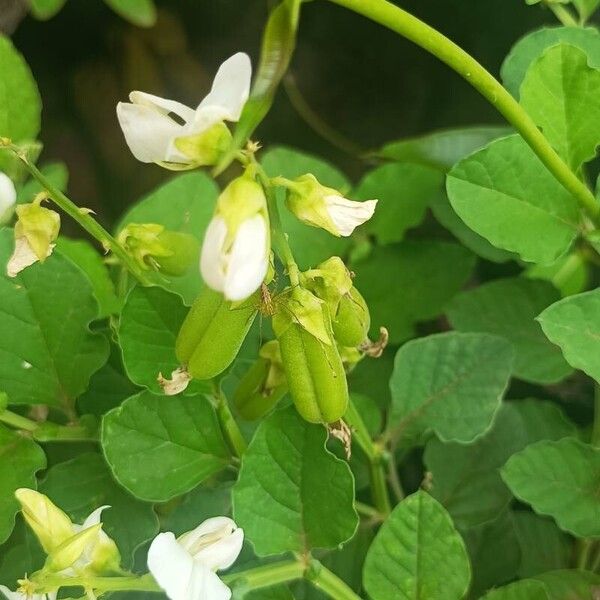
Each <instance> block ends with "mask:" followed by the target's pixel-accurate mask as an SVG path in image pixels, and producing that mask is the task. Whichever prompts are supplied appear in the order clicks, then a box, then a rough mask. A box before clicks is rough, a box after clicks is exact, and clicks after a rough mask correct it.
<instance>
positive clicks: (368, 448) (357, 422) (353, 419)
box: [344, 398, 379, 460]
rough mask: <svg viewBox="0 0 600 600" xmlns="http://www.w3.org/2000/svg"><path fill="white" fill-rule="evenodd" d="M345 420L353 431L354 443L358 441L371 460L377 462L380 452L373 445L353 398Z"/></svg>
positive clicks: (349, 403)
mask: <svg viewBox="0 0 600 600" xmlns="http://www.w3.org/2000/svg"><path fill="white" fill-rule="evenodd" d="M344 420H345V421H346V423H348V425H349V426H350V429H352V441H356V443H357V444H358V445H359V446H360V447H361V449H362V451H363V452H364V453H365V454H366V455H367V458H368V459H369V460H377V459H378V456H379V450H378V448H377V447H376V446H375V444H374V443H373V440H372V439H371V435H370V433H369V430H368V429H367V426H366V425H365V422H364V421H363V419H362V417H361V416H360V413H359V412H358V410H357V409H356V406H355V405H354V402H352V398H350V401H349V402H348V408H347V410H346V414H345V415H344Z"/></svg>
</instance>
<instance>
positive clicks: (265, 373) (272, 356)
mask: <svg viewBox="0 0 600 600" xmlns="http://www.w3.org/2000/svg"><path fill="white" fill-rule="evenodd" d="M286 392H287V382H286V378H285V373H284V371H283V365H282V364H281V353H280V351H279V343H278V342H277V341H276V340H271V341H270V342H267V343H266V344H265V345H264V346H263V347H262V348H261V349H260V350H259V352H258V360H257V361H256V362H255V363H254V364H253V365H252V366H251V367H250V368H249V369H248V370H247V371H246V373H245V374H244V375H243V377H242V378H241V379H240V382H239V384H238V386H237V389H236V390H235V392H234V394H233V401H234V403H235V406H236V408H237V410H238V412H239V413H240V415H241V416H242V417H243V418H244V419H246V420H248V421H254V420H256V419H259V418H260V417H262V416H263V415H265V414H267V413H268V412H269V411H270V410H271V409H272V408H274V407H275V406H276V405H277V403H278V402H279V401H280V400H281V399H282V398H283V397H284V396H285V394H286Z"/></svg>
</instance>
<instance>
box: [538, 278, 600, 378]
mask: <svg viewBox="0 0 600 600" xmlns="http://www.w3.org/2000/svg"><path fill="white" fill-rule="evenodd" d="M538 321H539V322H540V325H541V326H542V329H543V330H544V333H545V334H546V336H547V337H548V339H549V340H550V341H551V342H553V343H555V344H557V345H558V346H560V348H561V350H562V352H563V354H564V356H565V358H566V359H567V362H568V363H569V364H570V365H572V366H574V367H575V368H576V369H581V370H582V371H584V372H585V373H587V374H588V375H589V376H590V377H593V378H594V379H595V380H596V381H600V289H596V290H592V291H591V292H585V293H583V294H578V295H576V296H569V297H568V298H564V299H563V300H560V301H559V302H556V303H555V304H553V305H552V306H549V307H548V308H547V309H546V310H545V311H544V312H543V313H542V314H541V315H540V316H539V317H538Z"/></svg>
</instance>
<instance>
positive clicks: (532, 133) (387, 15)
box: [330, 0, 600, 223]
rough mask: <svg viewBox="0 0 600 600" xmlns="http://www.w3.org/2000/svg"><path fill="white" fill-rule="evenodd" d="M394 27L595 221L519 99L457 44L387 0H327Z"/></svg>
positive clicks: (587, 199)
mask: <svg viewBox="0 0 600 600" xmlns="http://www.w3.org/2000/svg"><path fill="white" fill-rule="evenodd" d="M330 1H331V2H333V3H335V4H339V5H340V6H344V7H345V8H348V9H350V10H353V11H354V12H356V13H358V14H360V15H363V16H364V17H367V18H368V19H371V20H372V21H375V22H376V23H379V24H380V25H383V26H384V27H387V28H388V29H391V30H392V31H395V32H396V33H398V34H400V35H402V36H403V37H405V38H407V39H408V40H410V41H412V42H414V43H415V44H417V45H418V46H420V47H421V48H423V49H425V50H427V51H428V52H430V53H431V54H433V55H434V56H436V57H437V58H439V59H440V60H441V61H442V62H444V63H445V64H446V65H448V66H449V67H450V68H452V69H453V70H454V71H456V72H457V73H458V74H459V75H461V76H462V77H463V78H464V79H466V80H467V81H468V82H469V83H470V84H471V85H472V86H473V87H474V88H475V89H476V90H477V91H479V92H480V93H481V94H482V95H483V96H484V97H485V98H486V99H487V100H489V101H490V102H491V104H492V105H493V106H495V107H496V109H497V110H498V111H499V112H500V113H501V114H502V115H503V116H504V117H505V118H506V120H507V121H508V122H509V123H511V125H513V126H514V128H515V129H516V130H517V131H518V132H519V133H520V134H521V136H522V137H523V139H524V140H525V141H526V142H527V143H528V144H529V146H530V147H531V149H532V150H533V151H534V152H535V153H536V154H537V156H538V157H539V159H540V160H541V161H542V163H544V165H546V167H547V168H548V170H549V171H550V172H551V173H552V174H553V175H554V177H555V178H556V179H557V180H558V181H559V182H560V183H561V184H562V185H563V187H564V188H565V189H567V190H568V191H569V192H570V193H571V194H572V195H573V196H574V197H575V198H576V199H577V201H578V202H579V204H580V205H581V206H582V207H583V208H584V209H585V210H586V211H587V213H588V214H589V216H590V217H591V218H592V219H593V220H594V221H595V222H596V223H598V221H599V216H600V204H599V203H598V202H596V199H595V198H594V195H593V194H592V192H591V191H590V190H589V188H588V187H587V186H586V185H585V184H584V183H583V182H582V181H581V180H580V179H579V178H578V177H577V175H576V174H575V173H573V171H571V169H570V168H569V167H568V166H567V164H566V163H565V162H564V161H563V160H562V159H561V158H560V156H559V155H558V154H557V153H556V152H555V151H554V149H553V148H552V146H551V145H550V144H549V142H548V140H547V139H546V138H545V137H544V135H543V134H542V132H541V131H540V130H539V129H538V127H537V126H536V124H535V123H534V121H533V120H532V119H531V117H530V116H529V115H528V114H527V113H526V112H525V110H524V109H523V108H522V107H521V106H520V105H519V103H518V102H517V101H516V100H515V99H514V98H513V97H512V96H511V95H510V93H509V92H508V91H507V90H506V89H505V88H504V87H502V85H501V84H500V82H499V81H498V80H496V79H495V78H494V76H493V75H492V74H491V73H489V72H488V71H486V69H484V68H483V67H482V66H481V65H480V64H479V63H478V62H477V61H476V60H475V59H474V58H473V57H472V56H470V55H469V54H467V53H466V52H465V51H464V50H463V49H462V48H460V46H457V45H456V44H455V43H454V42H452V41H451V40H449V39H448V38H447V37H445V36H444V35H442V34H441V33H440V32H439V31H437V30H435V29H433V28H432V27H430V26H429V25H427V24H426V23H424V22H423V21H421V20H419V19H417V18H416V17H414V16H413V15H411V14H410V13H408V12H406V11H405V10H402V9H401V8H399V7H398V6H395V5H394V4H392V3H391V2H388V1H387V0H330Z"/></svg>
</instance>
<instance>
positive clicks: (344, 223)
mask: <svg viewBox="0 0 600 600" xmlns="http://www.w3.org/2000/svg"><path fill="white" fill-rule="evenodd" d="M276 180H278V183H280V184H281V185H283V186H285V187H287V188H288V192H289V193H288V196H287V198H286V204H287V206H288V208H289V209H290V211H292V212H293V213H294V214H295V215H296V217H298V218H299V219H300V220H301V221H303V222H304V223H306V224H307V225H311V226H312V227H320V228H321V229H325V230H326V231H329V233H331V234H333V235H335V236H338V237H339V236H344V237H347V236H349V235H352V232H353V231H354V230H355V229H356V228H357V227H358V226H359V225H362V224H363V223H364V222H366V221H368V220H369V219H370V218H371V217H372V216H373V213H374V212H375V207H376V206H377V200H365V201H364V202H354V201H353V200H348V199H347V198H344V196H342V195H341V194H340V193H339V192H338V191H337V190H335V189H333V188H330V187H326V186H324V185H321V184H320V183H319V182H318V181H317V179H316V178H315V176H314V175H311V174H307V175H302V176H301V177H298V178H297V179H295V180H294V181H289V180H287V179H284V178H276Z"/></svg>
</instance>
